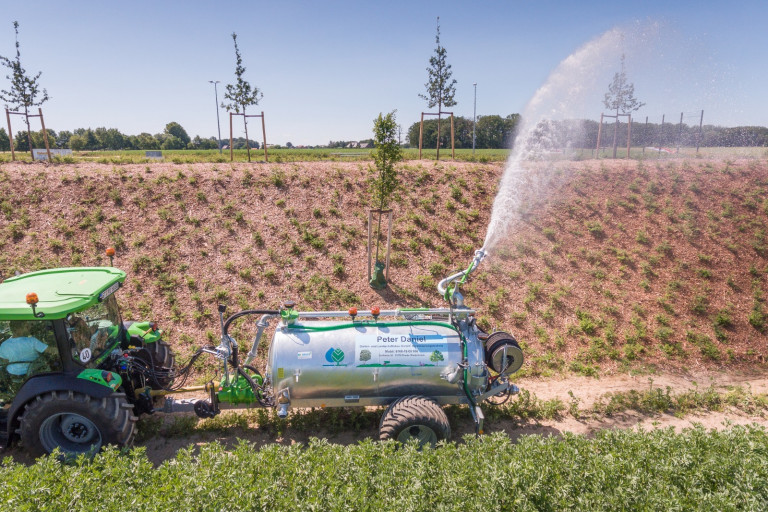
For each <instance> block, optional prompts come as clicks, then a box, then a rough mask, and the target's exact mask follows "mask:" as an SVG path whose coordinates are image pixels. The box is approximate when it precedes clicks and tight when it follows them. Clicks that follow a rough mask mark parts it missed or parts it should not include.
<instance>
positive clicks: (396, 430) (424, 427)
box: [379, 395, 451, 446]
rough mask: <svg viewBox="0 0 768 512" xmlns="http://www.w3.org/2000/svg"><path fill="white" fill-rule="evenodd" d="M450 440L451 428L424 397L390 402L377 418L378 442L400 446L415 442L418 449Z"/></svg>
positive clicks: (438, 408) (437, 408) (441, 410)
mask: <svg viewBox="0 0 768 512" xmlns="http://www.w3.org/2000/svg"><path fill="white" fill-rule="evenodd" d="M450 438H451V425H450V424H449V423H448V417H447V416H446V415H445V412H444V411H443V409H442V407H440V405H439V404H438V403H437V402H436V401H435V400H433V399H432V398H428V397H425V396H419V395H410V396H404V397H402V398H398V399H397V400H395V401H394V402H392V403H391V404H390V405H389V407H387V410H386V411H384V414H383V415H382V417H381V423H380V424H379V439H381V440H382V441H386V440H388V439H394V440H396V441H399V442H401V443H407V442H408V441H410V440H415V441H416V442H417V443H418V444H419V446H424V445H427V444H429V445H431V446H434V445H435V444H436V443H437V442H438V441H442V440H446V441H447V440H449V439H450Z"/></svg>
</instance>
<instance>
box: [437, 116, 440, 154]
mask: <svg viewBox="0 0 768 512" xmlns="http://www.w3.org/2000/svg"><path fill="white" fill-rule="evenodd" d="M437 160H440V111H439V110H438V112H437Z"/></svg>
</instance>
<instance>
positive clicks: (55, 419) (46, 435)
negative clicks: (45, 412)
mask: <svg viewBox="0 0 768 512" xmlns="http://www.w3.org/2000/svg"><path fill="white" fill-rule="evenodd" d="M40 442H41V444H42V445H43V448H45V450H46V451H47V452H49V453H50V452H52V451H53V450H54V449H55V448H56V447H58V448H60V449H61V450H62V451H63V452H66V453H86V452H90V451H92V450H94V451H95V450H98V449H99V448H101V442H102V441H101V432H100V431H99V429H98V427H96V425H95V424H94V423H93V422H92V421H91V420H89V419H88V418H86V417H84V416H81V415H79V414H72V413H59V414H54V415H52V416H49V417H48V418H46V419H45V421H43V423H42V424H41V425H40Z"/></svg>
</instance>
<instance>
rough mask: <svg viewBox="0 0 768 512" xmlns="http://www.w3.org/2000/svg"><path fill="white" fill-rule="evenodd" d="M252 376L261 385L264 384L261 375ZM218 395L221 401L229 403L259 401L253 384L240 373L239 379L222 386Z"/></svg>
mask: <svg viewBox="0 0 768 512" xmlns="http://www.w3.org/2000/svg"><path fill="white" fill-rule="evenodd" d="M251 378H252V379H253V380H254V381H255V382H256V384H258V385H259V386H260V385H261V384H262V379H261V376H260V375H252V376H251ZM217 395H218V398H219V401H220V402H224V403H229V404H250V403H253V402H256V401H257V398H256V396H255V395H254V394H253V389H252V388H251V385H250V384H249V383H248V381H247V380H245V377H243V376H242V375H238V376H237V380H234V381H233V382H232V385H230V386H222V387H221V388H220V389H219V392H218V394H217Z"/></svg>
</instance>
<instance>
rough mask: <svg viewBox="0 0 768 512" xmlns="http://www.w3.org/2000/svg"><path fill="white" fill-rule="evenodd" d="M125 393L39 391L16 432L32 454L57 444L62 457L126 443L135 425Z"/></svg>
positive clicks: (49, 448)
mask: <svg viewBox="0 0 768 512" xmlns="http://www.w3.org/2000/svg"><path fill="white" fill-rule="evenodd" d="M136 419H137V418H136V416H134V415H133V405H132V404H129V403H128V402H127V401H126V399H125V394H124V393H113V394H112V395H111V396H108V397H105V398H94V397H92V396H90V395H86V394H84V393H78V392H75V391H71V390H70V391H54V392H52V393H46V394H43V395H38V396H37V397H36V398H35V399H34V400H32V401H31V402H30V403H29V404H28V405H27V406H26V408H25V410H24V414H23V416H22V417H21V418H19V421H20V428H19V430H17V431H16V433H18V434H20V435H21V442H22V443H23V444H24V446H25V447H26V448H27V450H29V452H30V453H32V454H33V455H36V456H37V455H43V454H46V453H51V452H52V451H53V450H54V449H55V448H57V447H58V448H59V449H60V450H61V452H62V453H63V454H64V456H65V457H76V456H78V455H80V454H95V453H96V452H98V451H99V450H100V449H101V448H102V447H104V446H106V445H108V444H114V445H117V446H120V447H123V446H126V445H128V444H129V443H130V442H131V441H132V439H133V434H134V430H135V425H136Z"/></svg>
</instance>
